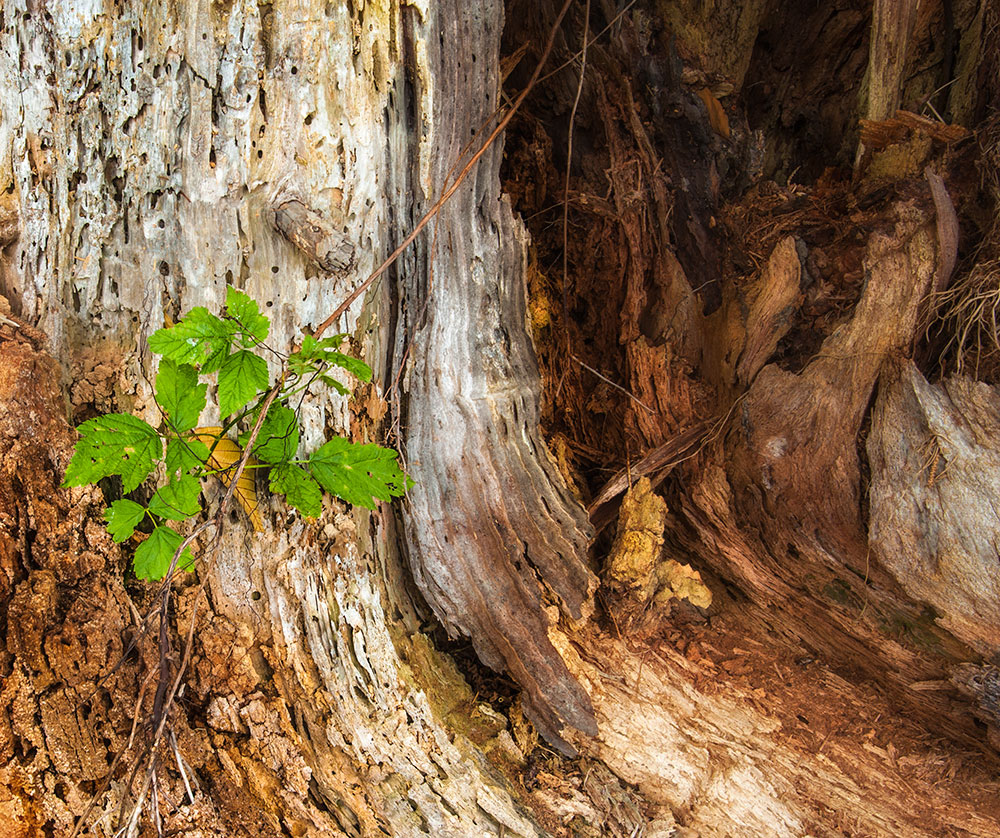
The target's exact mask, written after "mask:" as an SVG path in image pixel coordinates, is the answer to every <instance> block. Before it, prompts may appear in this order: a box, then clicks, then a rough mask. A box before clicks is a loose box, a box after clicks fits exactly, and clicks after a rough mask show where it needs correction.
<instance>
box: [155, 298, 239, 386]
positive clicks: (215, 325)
mask: <svg viewBox="0 0 1000 838" xmlns="http://www.w3.org/2000/svg"><path fill="white" fill-rule="evenodd" d="M235 331H236V324H235V323H227V322H226V321H225V320H222V319H220V318H218V317H216V316H215V315H214V314H212V313H211V312H209V310H208V309H207V308H204V307H203V306H198V307H197V308H193V309H191V311H189V312H188V313H187V314H185V315H184V318H183V319H182V320H180V321H178V322H177V324H176V325H174V326H171V327H170V328H169V329H159V330H157V331H155V332H153V334H151V335H150V336H149V348H150V349H151V350H153V352H155V353H156V354H157V355H162V356H163V357H164V358H170V359H171V360H172V361H176V362H177V363H179V364H200V365H201V372H202V374H203V375H207V374H208V373H210V372H214V371H215V370H217V369H218V368H219V366H221V364H222V362H223V360H224V359H225V357H226V355H228V353H229V346H230V344H231V343H232V341H233V334H234V332H235Z"/></svg>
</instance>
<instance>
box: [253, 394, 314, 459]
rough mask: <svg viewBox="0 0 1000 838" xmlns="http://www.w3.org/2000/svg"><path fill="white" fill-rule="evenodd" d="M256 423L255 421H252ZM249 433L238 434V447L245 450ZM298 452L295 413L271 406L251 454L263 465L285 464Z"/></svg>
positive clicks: (286, 408)
mask: <svg viewBox="0 0 1000 838" xmlns="http://www.w3.org/2000/svg"><path fill="white" fill-rule="evenodd" d="M254 421H256V419H255V420H254ZM249 439H250V431H244V432H243V433H241V434H240V446H241V447H242V448H246V445H247V441H248V440H249ZM298 450H299V422H298V417H296V415H295V411H294V410H291V409H290V408H288V407H285V406H284V405H280V404H272V405H271V409H270V410H268V411H267V416H266V417H265V418H264V424H263V425H261V426H260V433H259V434H258V435H257V441H256V442H255V443H254V447H253V453H254V454H255V455H256V456H257V459H259V460H261V461H262V462H265V463H271V464H274V463H286V462H288V461H289V460H291V459H292V458H293V457H294V456H295V452H296V451H298Z"/></svg>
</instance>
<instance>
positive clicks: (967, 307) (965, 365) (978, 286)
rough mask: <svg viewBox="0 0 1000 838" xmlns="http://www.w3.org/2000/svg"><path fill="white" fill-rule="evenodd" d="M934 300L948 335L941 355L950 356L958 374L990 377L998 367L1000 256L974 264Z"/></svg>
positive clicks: (999, 354) (999, 347)
mask: <svg viewBox="0 0 1000 838" xmlns="http://www.w3.org/2000/svg"><path fill="white" fill-rule="evenodd" d="M934 302H935V303H936V305H937V307H938V311H939V312H940V315H939V317H940V320H942V321H943V322H944V323H945V327H946V329H947V330H948V332H949V334H950V338H949V340H948V342H947V344H946V345H945V347H944V350H943V351H942V352H941V358H942V359H944V358H945V357H948V356H952V355H953V359H954V360H953V362H952V366H953V368H954V370H955V372H957V373H959V374H960V375H971V376H973V377H974V378H980V376H982V375H985V376H987V377H989V378H993V377H994V372H995V371H996V370H998V369H1000V322H998V321H1000V316H998V315H1000V259H989V260H986V261H982V262H979V263H977V264H976V265H975V266H974V267H973V268H972V270H971V271H969V272H968V273H967V274H966V275H965V276H964V277H962V278H961V279H959V280H958V281H957V282H955V283H954V285H952V287H951V288H949V289H948V290H947V291H945V292H944V293H942V294H940V295H938V296H937V299H936V300H935V301H934Z"/></svg>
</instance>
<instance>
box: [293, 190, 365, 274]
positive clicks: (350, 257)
mask: <svg viewBox="0 0 1000 838" xmlns="http://www.w3.org/2000/svg"><path fill="white" fill-rule="evenodd" d="M274 226H275V229H277V231H278V232H279V233H281V235H283V236H284V237H285V238H286V239H288V241H290V242H291V243H292V244H294V245H295V246H296V247H297V248H298V249H299V250H300V251H302V255H303V256H305V257H306V258H307V259H308V260H309V261H310V262H312V263H313V264H314V265H316V267H318V268H319V269H320V270H322V271H325V272H326V273H343V272H345V271H348V270H350V268H351V265H352V264H353V263H354V246H353V245H352V244H351V241H350V239H349V238H348V237H347V236H346V235H345V234H344V233H342V232H341V231H340V230H335V229H334V228H333V227H332V226H331V225H330V224H329V222H327V221H326V219H324V218H323V217H322V216H321V215H320V214H319V213H316V212H313V211H312V210H311V209H309V208H308V207H307V206H306V205H305V204H303V203H302V201H299V200H294V199H293V200H290V201H283V202H282V203H281V204H280V205H279V206H277V207H275V209H274Z"/></svg>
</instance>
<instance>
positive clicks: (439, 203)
mask: <svg viewBox="0 0 1000 838" xmlns="http://www.w3.org/2000/svg"><path fill="white" fill-rule="evenodd" d="M572 2H573V0H565V2H564V3H563V5H562V8H561V9H560V10H559V14H558V15H557V16H556V20H555V23H553V24H552V28H551V29H550V30H549V37H548V40H547V41H546V43H545V49H544V50H543V51H542V57H541V58H540V59H539V60H538V64H537V65H535V71H534V72H533V73H532V74H531V79H530V80H529V81H528V84H527V86H526V87H525V88H524V90H522V91H521V93H520V95H518V97H517V99H516V100H515V101H514V104H513V105H511V106H510V110H508V111H507V113H506V115H505V116H504V118H503V119H502V120H500V123H499V124H498V125H497V127H496V128H494V129H493V131H491V132H490V135H489V136H488V137H487V138H486V141H485V142H484V143H483V144H482V146H481V147H480V148H479V151H477V152H476V153H475V154H473V155H472V157H471V159H470V160H469V162H468V163H466V164H465V167H464V168H463V169H462V171H461V172H459V173H458V177H457V178H455V182H454V183H453V184H452V185H451V186H449V187H448V188H447V189H446V190H445V191H444V192H443V193H442V194H441V197H440V198H438V199H437V200H436V201H435V202H434V205H433V206H432V207H431V208H430V209H429V210H427V212H426V213H425V214H424V216H423V218H421V219H420V220H419V221H418V222H417V224H416V226H415V227H414V228H413V229H412V230H411V231H410V233H409V234H408V235H407V236H406V238H405V239H403V241H402V242H401V243H400V245H399V247H397V248H396V249H395V250H394V251H392V253H390V254H389V256H388V257H387V258H386V259H385V261H384V262H382V264H381V265H379V266H378V267H377V268H376V269H375V270H374V271H372V272H371V274H369V276H368V278H367V279H366V280H365V281H364V282H362V283H361V284H360V285H359V286H358V287H357V288H355V289H354V290H353V291H352V292H351V293H350V294H348V295H347V298H346V299H345V300H344V302H342V303H341V304H340V305H339V306H337V309H336V311H334V312H333V314H331V315H330V316H329V317H327V318H326V320H324V321H323V322H322V323H320V324H319V326H317V327H316V331H315V332H313V337H315V338H317V339H319V337H320V335H322V334H323V332H325V331H326V330H327V329H329V328H330V326H332V325H333V324H334V323H335V322H336V321H337V318H338V317H340V315H341V314H343V313H344V312H345V311H347V309H348V308H350V306H351V303H353V302H354V301H355V300H356V299H357V298H358V297H360V296H361V295H362V294H364V292H365V291H366V290H367V289H368V287H369V286H370V285H371V284H372V283H373V282H374V281H375V280H376V279H378V278H379V277H380V276H382V274H384V273H385V272H386V270H387V269H388V268H389V267H390V266H391V265H392V264H393V263H394V262H395V261H396V260H397V259H398V258H399V257H400V255H401V254H402V253H403V251H404V250H406V248H408V247H409V246H410V245H411V244H412V243H413V240H414V239H416V237H417V236H419V235H420V233H421V231H422V230H423V229H424V227H426V226H427V225H428V223H430V220H431V219H432V218H434V216H435V215H437V214H438V212H440V210H441V207H443V206H444V205H445V204H446V203H447V202H448V199H449V198H451V196H452V195H454V194H455V192H457V191H458V187H459V186H461V185H462V183H463V182H464V181H465V178H466V177H468V175H469V173H470V172H471V171H472V169H473V168H474V167H475V165H476V163H478V162H479V159H480V158H481V157H482V156H483V155H484V154H486V152H487V150H488V149H489V148H490V146H492V145H493V143H494V141H495V140H496V138H497V137H499V136H500V134H502V133H503V130H504V129H505V128H506V127H507V125H508V124H509V123H510V121H511V120H512V119H513V118H514V114H515V113H517V111H518V108H520V107H521V104H522V103H523V102H524V100H525V99H526V98H527V97H528V94H529V93H530V92H531V91H532V89H533V88H534V86H535V84H536V83H537V82H538V77H539V76H540V75H541V74H542V68H543V67H544V66H545V62H546V61H548V60H549V53H550V52H552V45H553V44H554V43H555V39H556V33H557V32H558V31H559V26H560V24H561V23H562V21H563V18H564V17H566V12H568V11H569V7H570V4H571V3H572Z"/></svg>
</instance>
